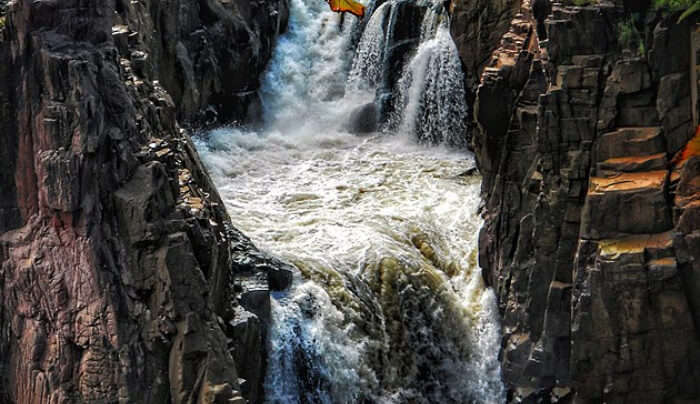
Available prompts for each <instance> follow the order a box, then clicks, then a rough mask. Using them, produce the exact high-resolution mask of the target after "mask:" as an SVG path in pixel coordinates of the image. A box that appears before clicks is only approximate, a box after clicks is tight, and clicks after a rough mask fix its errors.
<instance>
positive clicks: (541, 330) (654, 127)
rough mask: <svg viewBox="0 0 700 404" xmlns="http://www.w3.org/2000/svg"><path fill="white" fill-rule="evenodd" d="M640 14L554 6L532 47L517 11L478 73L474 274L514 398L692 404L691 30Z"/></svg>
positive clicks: (531, 32) (618, 6)
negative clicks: (479, 221)
mask: <svg viewBox="0 0 700 404" xmlns="http://www.w3.org/2000/svg"><path fill="white" fill-rule="evenodd" d="M632 3H634V4H632ZM648 4H649V3H648V2H622V1H618V2H615V4H613V3H601V4H595V5H592V6H587V7H575V6H574V5H573V4H571V2H568V3H564V2H562V3H560V4H553V8H552V13H551V15H549V17H548V18H547V20H546V21H545V26H546V34H547V41H539V39H541V38H538V37H537V34H536V30H535V29H534V25H535V20H534V18H533V17H532V16H531V15H530V11H531V9H530V7H529V4H528V3H527V2H525V4H524V5H523V8H522V11H521V14H520V15H519V16H517V18H515V19H513V22H512V24H511V28H510V30H509V32H508V33H507V34H506V35H505V36H504V41H503V43H502V45H501V46H500V47H499V49H497V50H496V52H494V55H493V58H492V61H491V62H490V64H491V65H492V66H494V67H495V68H487V69H485V72H484V74H483V76H482V80H481V85H480V87H479V90H478V92H477V101H476V105H475V116H476V119H477V120H478V124H479V125H478V127H479V131H477V132H475V133H474V135H473V145H474V147H475V152H476V153H475V154H476V158H477V162H478V164H479V167H480V168H481V171H482V173H483V175H484V181H483V187H482V196H483V198H484V200H485V203H486V206H485V210H484V218H485V224H484V228H483V230H482V233H481V236H480V241H479V251H480V263H481V265H482V266H484V269H485V274H486V276H487V280H488V282H489V284H490V285H492V286H493V287H494V288H495V290H496V293H497V296H498V300H499V305H500V310H501V313H502V314H503V332H504V334H503V342H502V346H503V347H504V351H503V355H502V366H503V377H504V381H505V383H506V385H507V387H508V389H509V390H510V391H511V392H512V393H511V397H512V399H513V400H515V401H518V400H522V401H525V402H537V401H536V400H543V401H544V402H548V401H558V400H568V399H573V400H574V401H575V402H578V401H580V402H603V401H604V402H637V401H639V402H650V403H663V402H669V401H674V400H677V401H681V402H682V401H684V400H687V401H691V402H692V401H697V400H698V399H699V398H700V392H699V391H698V389H697V381H698V380H700V370H699V369H698V366H697V363H698V355H699V354H700V346H699V345H698V330H697V324H698V318H697V313H698V311H697V307H698V306H697V304H698V299H697V298H696V296H697V295H698V286H697V285H698V282H697V276H696V275H695V273H696V272H697V271H698V267H697V262H698V261H699V260H698V257H699V256H698V250H697V248H696V247H695V246H696V245H698V243H697V240H698V226H699V225H700V222H697V221H694V219H696V218H697V212H696V208H697V206H696V203H695V202H696V201H697V197H698V192H697V187H695V186H692V185H690V184H691V183H694V182H696V181H697V178H698V175H700V172H698V170H697V164H695V163H694V162H695V161H696V160H697V158H696V157H690V156H694V153H692V150H693V147H694V146H693V144H694V143H693V142H694V141H693V140H691V138H692V137H693V134H694V133H695V127H694V123H693V119H692V109H693V108H697V105H692V103H691V100H692V96H691V91H690V87H689V85H688V84H689V83H690V77H689V74H688V73H687V72H688V66H689V64H690V59H691V58H690V52H689V49H691V44H690V43H689V39H690V38H691V36H690V32H691V26H692V24H694V23H695V22H696V21H697V19H696V20H695V21H693V22H684V23H680V24H679V23H677V15H676V16H668V18H662V17H661V16H659V15H656V14H655V13H654V12H653V11H650V10H648V7H646V6H648ZM640 11H647V14H646V17H644V16H642V17H641V18H640V17H639V15H637V19H634V18H635V14H632V13H638V12H640ZM630 21H636V25H630V24H635V23H634V22H630ZM634 30H639V31H640V32H642V33H646V36H645V35H644V34H641V35H640V38H642V39H641V40H642V41H644V42H643V43H642V44H640V43H630V40H629V39H625V38H626V37H625V35H624V34H623V33H624V32H628V33H629V32H634ZM670 44H673V45H672V46H669V45H670ZM458 47H459V44H458ZM695 84H696V83H690V85H695ZM694 201H695V202H694ZM691 222H692V223H693V224H692V225H691V224H690V223H691Z"/></svg>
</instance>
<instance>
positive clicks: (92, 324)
mask: <svg viewBox="0 0 700 404" xmlns="http://www.w3.org/2000/svg"><path fill="white" fill-rule="evenodd" d="M1 4H2V5H3V6H4V5H5V3H4V2H2V3H1ZM0 10H4V8H3V7H0ZM286 15H287V5H286V3H285V2H284V1H272V2H265V3H250V4H249V3H247V2H229V1H218V0H209V1H185V0H182V1H168V2H165V1H158V0H149V1H139V2H127V1H122V0H99V1H97V0H94V1H93V0H87V1H85V0H82V1H77V0H75V1H73V0H61V1H51V0H38V1H29V0H26V1H25V0H19V1H15V2H10V3H9V7H8V11H7V15H4V14H2V17H0V18H1V20H0V21H1V23H0V60H2V61H3V63H2V64H0V263H1V267H0V402H7V403H69V402H99V403H112V402H134V403H136V402H144V403H145V402H154V403H157V402H175V403H185V402H187V403H193V402H201V403H214V402H230V403H243V402H245V399H244V398H243V395H246V396H247V398H249V399H250V400H251V401H253V402H255V401H257V400H259V398H260V383H261V377H262V369H263V367H264V358H263V357H262V353H263V352H264V351H263V350H262V349H263V347H262V343H261V338H260V337H259V335H261V334H262V333H264V327H260V326H259V325H260V324H261V323H264V322H265V321H266V319H265V317H264V316H265V303H266V301H265V297H266V296H267V295H266V293H267V289H268V287H269V286H273V287H284V283H285V282H288V279H287V275H288V274H284V273H282V274H281V275H280V273H281V272H283V271H279V270H278V268H279V265H278V263H276V262H274V260H271V259H269V258H268V257H265V256H263V255H262V254H259V253H258V252H257V251H256V250H255V247H254V246H253V245H252V244H251V243H250V242H249V241H248V240H247V239H246V238H245V237H244V236H242V235H241V234H240V233H238V232H237V231H236V230H235V229H233V227H232V226H231V224H230V218H229V217H228V215H227V213H226V211H225V209H224V207H223V204H222V202H221V200H220V198H219V196H218V193H217V192H216V190H215V188H214V186H213V185H212V183H211V181H210V179H209V177H208V175H207V174H206V172H205V170H204V169H203V167H202V165H201V162H200V161H199V158H198V157H197V155H196V152H195V150H194V148H193V146H192V144H191V142H190V140H189V137H188V135H187V134H186V133H185V132H184V131H183V130H182V129H181V128H180V125H179V124H178V122H179V121H178V119H181V122H185V120H188V119H192V118H195V117H196V116H197V114H198V112H199V110H201V109H202V108H205V107H207V106H208V105H216V104H221V105H227V106H233V107H230V108H229V107H227V108H228V109H226V110H222V109H221V108H219V112H220V113H223V114H224V115H226V116H230V117H232V118H233V117H244V115H245V114H247V113H248V111H247V110H246V108H247V105H249V103H248V102H247V101H245V100H244V99H245V98H246V97H248V98H251V97H254V94H255V90H256V88H257V76H258V75H259V73H260V71H261V70H262V68H263V66H264V64H265V62H266V59H267V57H268V56H269V54H270V49H271V46H272V43H273V41H274V37H275V35H276V34H277V33H279V32H280V30H281V29H282V28H283V26H284V24H285V23H286ZM251 95H252V96H251ZM232 100H233V101H232ZM234 101H235V102H234ZM239 101H240V102H239ZM239 107H240V108H239ZM237 108H238V109H237ZM232 270H233V271H234V272H238V273H240V274H241V275H240V276H237V277H236V278H234V277H233V276H232ZM268 275H272V277H270V279H272V280H273V281H274V282H269V280H268ZM251 279H253V280H254V281H251ZM270 283H271V284H270ZM251 285H253V286H251ZM236 296H238V297H239V299H235V297H236ZM251 296H257V299H253V298H251ZM268 303H269V302H268ZM246 308H247V309H248V310H246ZM251 310H252V311H256V313H251V312H250V311H251ZM234 357H235V358H236V359H239V360H240V361H243V363H239V364H238V367H237V366H236V363H235V361H234ZM243 379H245V383H244V384H243V385H241V383H240V382H241V381H243ZM242 390H244V391H242Z"/></svg>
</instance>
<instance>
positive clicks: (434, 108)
mask: <svg viewBox="0 0 700 404" xmlns="http://www.w3.org/2000/svg"><path fill="white" fill-rule="evenodd" d="M404 3H405V2H404ZM366 5H367V10H368V13H367V15H366V17H365V20H364V21H360V20H358V19H356V18H355V17H353V16H351V15H345V16H341V15H339V14H335V13H332V12H330V11H329V10H328V6H327V4H326V3H325V2H323V1H319V0H292V4H291V16H290V26H289V30H288V32H287V33H286V34H285V35H284V36H283V37H281V38H280V40H279V42H278V44H277V47H276V51H275V54H274V56H273V59H272V61H271V63H270V66H269V68H268V71H267V72H266V74H265V76H264V77H263V92H262V93H263V105H264V116H265V122H264V125H263V126H262V129H260V130H258V131H252V130H246V129H241V128H222V129H217V130H214V131H212V132H211V133H208V134H207V135H206V136H203V137H202V138H200V139H196V144H197V147H198V149H199V151H200V153H201V155H202V157H203V160H204V162H205V164H206V165H207V167H208V169H209V171H210V172H211V174H212V176H213V178H214V180H215V182H216V183H217V186H218V189H219V191H220V193H221V195H222V197H223V199H224V201H225V203H226V205H227V208H228V210H229V212H230V214H231V217H232V219H233V222H234V225H236V226H237V227H238V228H239V229H240V230H242V231H243V232H245V233H246V234H247V235H248V236H250V237H251V238H252V239H253V241H255V242H256V244H257V245H258V246H259V247H260V248H261V249H264V250H266V251H268V252H270V253H272V254H274V255H276V256H278V257H280V258H282V259H283V260H285V261H287V262H289V263H291V264H294V265H295V266H296V267H297V268H298V272H297V273H296V274H295V280H294V284H293V286H292V287H291V289H290V290H289V291H287V292H283V293H277V294H275V296H274V299H273V303H272V317H273V323H272V325H271V330H270V335H269V337H270V346H269V359H268V374H267V377H266V381H265V392H266V393H265V394H266V401H267V402H269V403H285V404H286V403H362V402H366V403H470V402H473V403H500V402H504V401H505V392H504V388H503V386H502V384H501V382H500V368H499V363H498V350H499V345H500V335H499V324H498V317H497V308H496V303H495V296H494V294H493V293H492V291H490V290H488V289H486V288H485V286H484V284H483V281H482V278H481V274H480V269H479V267H478V265H477V258H476V257H477V253H476V248H477V245H476V243H477V235H478V231H479V228H480V226H481V220H480V218H479V216H478V214H477V207H478V204H479V187H480V178H479V177H477V176H469V175H463V174H464V173H465V171H467V170H468V169H470V168H472V167H473V166H474V161H473V158H472V156H471V155H470V154H469V153H467V152H465V151H459V150H457V149H455V148H452V147H450V146H449V145H455V144H457V145H459V144H464V143H463V142H462V143H460V142H461V140H460V139H463V138H464V137H465V131H466V129H465V127H464V119H465V116H466V109H465V105H466V104H465V103H464V102H461V103H460V101H459V100H460V98H459V97H462V98H464V88H463V84H462V78H461V74H462V73H461V70H460V64H459V59H458V55H457V52H456V49H455V47H454V44H453V43H452V40H451V38H450V37H449V32H448V30H447V27H448V23H449V21H448V20H447V18H448V17H447V15H446V14H445V13H444V11H442V9H441V8H440V7H441V6H439V5H432V4H430V3H424V4H421V7H424V8H425V9H426V10H427V11H426V12H425V13H424V14H423V18H422V20H421V23H420V24H417V25H416V27H415V29H416V37H417V38H419V39H418V41H417V42H418V43H416V44H415V45H416V46H415V49H413V50H412V51H411V52H410V53H409V54H408V55H407V58H406V63H405V64H404V65H403V68H402V70H401V71H400V72H398V74H399V77H398V78H396V79H395V80H394V81H393V84H392V81H391V80H390V79H388V77H390V76H391V74H396V73H397V72H396V71H390V70H387V69H390V68H391V67H390V66H387V63H388V62H387V61H388V60H390V59H391V56H392V55H391V54H390V49H392V48H391V46H392V35H393V33H394V31H395V29H396V28H395V25H396V24H397V21H396V16H397V15H398V14H399V13H400V11H401V10H400V9H399V7H401V3H400V2H385V3H383V4H380V3H377V4H374V3H372V4H366ZM370 13H371V14H370ZM387 86H392V88H391V90H392V92H393V94H394V96H395V100H394V102H393V105H394V106H395V107H394V111H393V113H392V114H391V116H390V117H387V120H386V122H385V125H383V126H382V127H383V128H384V129H385V130H384V131H382V132H377V133H373V134H369V135H367V136H363V137H360V136H356V135H353V134H350V133H347V131H346V129H345V128H346V127H347V121H348V119H349V116H350V115H351V114H350V112H351V111H353V110H355V109H356V108H358V107H360V106H363V105H366V104H368V103H371V102H373V101H375V99H376V97H377V94H379V93H380V92H381V89H382V88H384V89H385V90H386V87H387Z"/></svg>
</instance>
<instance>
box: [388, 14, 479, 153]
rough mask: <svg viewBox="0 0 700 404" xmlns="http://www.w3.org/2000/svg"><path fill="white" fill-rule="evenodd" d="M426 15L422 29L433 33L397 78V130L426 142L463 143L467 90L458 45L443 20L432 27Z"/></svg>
mask: <svg viewBox="0 0 700 404" xmlns="http://www.w3.org/2000/svg"><path fill="white" fill-rule="evenodd" d="M426 17H430V18H426V23H425V24H424V25H423V28H422V31H423V32H426V33H427V34H426V36H430V34H429V33H430V32H435V31H436V33H435V35H434V36H433V37H432V38H431V39H430V40H428V41H426V42H423V43H422V44H421V45H420V47H419V49H418V51H417V53H416V56H415V57H414V58H413V59H412V60H411V62H410V63H409V64H408V65H407V66H406V68H405V69H404V73H403V75H402V77H401V80H400V81H399V86H398V87H399V98H398V105H399V106H400V107H399V108H398V111H400V114H399V115H398V116H399V117H400V118H399V119H400V122H401V124H400V126H399V131H400V132H403V133H415V134H416V137H417V138H418V139H419V140H420V141H425V142H428V143H439V142H440V141H444V142H447V143H449V144H452V145H455V146H466V138H465V133H466V130H467V129H466V120H467V106H466V102H465V101H464V100H465V99H466V98H465V97H466V93H465V89H464V78H463V76H462V73H461V68H462V67H461V62H460V60H459V54H458V52H457V47H456V46H455V44H454V42H453V41H452V38H451V37H450V33H449V29H448V27H447V25H446V24H444V23H443V24H441V25H440V26H439V27H437V28H435V23H436V19H435V17H434V16H432V15H431V14H430V13H429V14H427V15H426ZM423 32H422V33H421V36H422V35H423Z"/></svg>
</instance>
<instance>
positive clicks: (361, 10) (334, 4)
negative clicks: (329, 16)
mask: <svg viewBox="0 0 700 404" xmlns="http://www.w3.org/2000/svg"><path fill="white" fill-rule="evenodd" d="M328 4H329V5H330V6H331V10H333V11H335V12H337V13H344V12H348V13H352V14H355V15H356V16H358V17H364V15H365V6H363V5H362V4H360V3H358V2H356V1H354V0H328Z"/></svg>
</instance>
